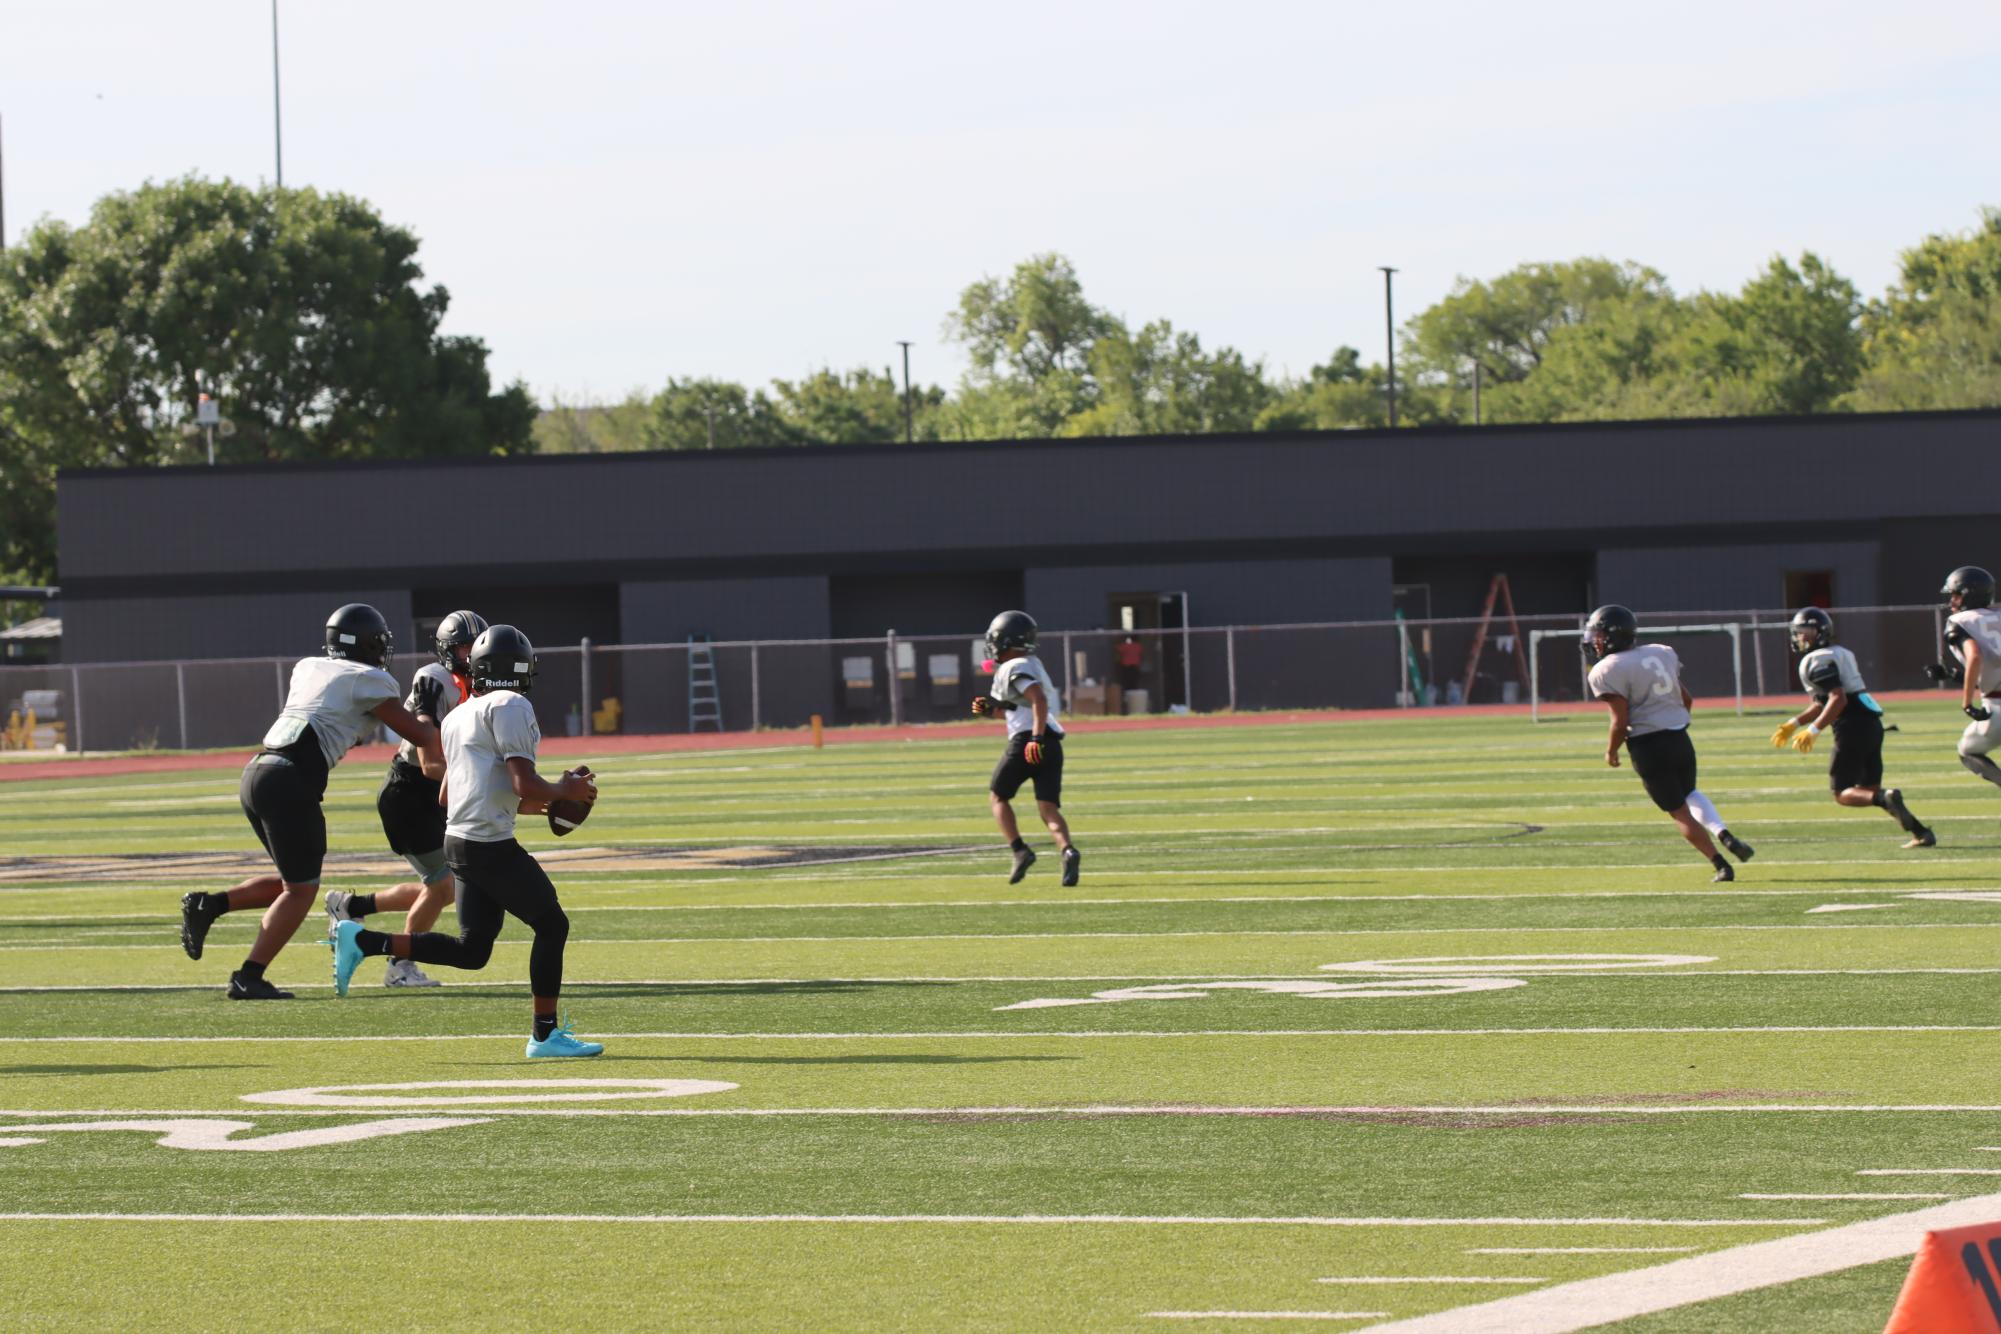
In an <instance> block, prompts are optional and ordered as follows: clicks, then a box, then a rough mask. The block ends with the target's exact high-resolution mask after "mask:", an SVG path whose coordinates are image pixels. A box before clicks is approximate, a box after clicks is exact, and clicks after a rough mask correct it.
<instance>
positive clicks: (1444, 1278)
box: [1313, 1274, 1549, 1283]
mask: <svg viewBox="0 0 2001 1334" xmlns="http://www.w3.org/2000/svg"><path fill="white" fill-rule="evenodd" d="M1313 1281H1314V1282H1315V1283H1547V1282H1549V1280H1548V1279H1546V1278H1484V1277H1479V1276H1475V1275H1466V1276H1454V1275H1449V1274H1427V1275H1422V1276H1420V1277H1416V1278H1316V1279H1314V1280H1313Z"/></svg>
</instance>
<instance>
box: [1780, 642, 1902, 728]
mask: <svg viewBox="0 0 2001 1334" xmlns="http://www.w3.org/2000/svg"><path fill="white" fill-rule="evenodd" d="M1800 685H1801V687H1803V688H1804V689H1805V690H1806V692H1807V694H1809V695H1812V696H1813V697H1814V698H1815V699H1817V700H1820V701H1822V702H1823V703H1824V702H1826V700H1827V696H1828V694H1829V692H1830V691H1835V690H1840V691H1844V692H1846V694H1847V695H1848V698H1849V700H1850V701H1851V702H1853V703H1855V704H1858V705H1860V706H1861V707H1862V708H1865V709H1867V710H1869V711H1870V712H1871V713H1881V712H1882V711H1883V707H1882V706H1881V705H1880V704H1878V703H1877V702H1876V701H1875V700H1873V699H1871V698H1870V697H1869V687H1868V686H1867V685H1865V684H1864V683H1863V681H1862V668H1861V667H1860V666H1859V665H1857V663H1856V661H1855V655H1854V654H1853V653H1850V652H1849V651H1848V650H1847V649H1845V648H1843V647H1841V646H1840V645H1839V644H1834V645H1830V646H1829V647H1827V648H1817V649H1815V650H1813V651H1812V652H1811V653H1809V654H1807V655H1806V656H1805V657H1803V658H1801V659H1800Z"/></svg>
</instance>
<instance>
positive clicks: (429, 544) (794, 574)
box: [58, 412, 2001, 726]
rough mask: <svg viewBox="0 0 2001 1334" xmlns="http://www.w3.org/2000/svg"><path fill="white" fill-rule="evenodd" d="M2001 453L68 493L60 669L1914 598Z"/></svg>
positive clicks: (1574, 436)
mask: <svg viewBox="0 0 2001 1334" xmlns="http://www.w3.org/2000/svg"><path fill="white" fill-rule="evenodd" d="M1997 435H2001V412H1958V413H1927V414H1916V415H1876V416H1827V417H1815V418H1809V419H1763V420H1736V421H1700V422H1649V423H1628V424H1598V423H1589V424H1568V425H1556V426H1537V427H1486V428H1475V429H1437V430H1404V431H1396V432H1387V431H1367V432H1360V431H1358V432H1327V433H1312V434H1297V435H1248V436H1203V437H1158V438H1145V439H1117V440H1062V441H991V442H982V443H967V444H922V445H914V446H901V445H895V446H841V447H808V448H796V449H776V450H731V451H723V452H716V453H672V454H624V455H595V456H554V457H537V458H525V459H497V460H491V461H439V462H411V463H386V464H340V465H326V466H321V465H274V466H253V467H223V468H199V467H187V468H165V469H147V470H114V471H87V472H74V473H66V474H64V475H63V476H62V478H61V479H60V483H59V486H58V496H59V506H60V541H61V584H62V588H63V610H64V626H63V629H64V644H63V654H64V657H65V659H67V660H68V661H70V662H106V661H131V660H141V659H160V658H178V657H225V656H237V655H254V654H273V653H292V652H303V651H308V650H310V649H312V648H313V647H314V646H315V645H316V644H317V639H318V632H319V626H320V624H321V623H322V621H323V620H324V618H325V615H326V613H327V611H328V610H329V609H330V608H331V607H333V606H334V605H336V604H338V603H341V602H346V601H352V600H361V601H368V602H372V603H374V604H375V605H376V606H378V607H380V608H381V609H382V610H383V611H384V612H385V613H386V614H387V615H388V616H389V619H390V621H391V623H392V625H395V626H396V627H398V633H399V639H401V640H402V642H403V643H405V644H409V643H413V642H421V641H420V640H419V638H418V633H419V630H420V628H421V627H422V626H423V624H424V623H425V622H426V621H427V620H429V619H432V618H435V617H437V616H440V615H442V614H444V613H445V612H447V611H450V610H451V609H453V608H454V607H458V606H472V607H476V608H478V609H480V610H481V611H482V612H484V613H485V614H486V615H487V616H488V617H490V618H492V619H495V620H509V621H513V622H515V623H517V624H519V625H521V626H523V627H524V628H526V629H528V630H529V631H530V633H531V634H532V635H533V636H534V638H535V639H536V640H537V642H538V643H539V644H545V645H560V644H573V643H576V642H577V641H578V640H579V639H581V638H583V637H586V636H588V637H589V638H591V639H592V640H593V641H594V642H597V643H601V644H617V643H625V644H638V643H680V642H683V641H684V640H685V639H686V637H687V636H688V635H689V634H690V633H691V632H699V633H703V634H707V635H710V636H713V637H714V638H715V639H718V640H748V639H779V638H786V639H793V638H798V639H805V638H829V637H832V638H841V637H859V636H880V635H882V634H883V633H884V632H885V631H886V630H890V629H894V630H896V631H898V632H899V633H901V634H904V635H952V636H959V637H966V636H971V635H974V634H977V633H978V632H979V630H981V629H982V628H983V627H984V625H985V623H986V621H987V618H988V617H989V616H990V615H991V614H992V613H993V611H995V610H997V609H1000V608H1003V607H1008V606H1022V607H1026V608H1027V609H1029V610H1030V611H1031V612H1032V613H1033V614H1034V615H1035V616H1036V617H1037V618H1038V619H1039V620H1040V621H1041V623H1042V624H1043V625H1044V627H1046V628H1052V629H1077V630H1086V629H1092V628H1095V627H1103V626H1112V625H1116V624H1119V623H1120V622H1119V617H1120V615H1121V609H1122V608H1127V607H1133V606H1135V605H1137V606H1139V607H1140V608H1141V610H1140V616H1141V619H1142V620H1143V621H1144V620H1146V619H1147V618H1157V619H1158V620H1159V621H1160V623H1162V624H1166V625H1170V626H1171V625H1174V624H1176V623H1178V622H1179V620H1180V619H1182V618H1185V619H1186V621H1187V623H1188V624H1190V625H1194V626H1203V625H1224V624H1240V625H1241V624H1260V623H1262V624H1273V623H1284V622H1310V621H1340V620H1362V619H1376V618H1383V617H1387V616H1389V615H1390V614H1391V613H1392V610H1393V608H1397V607H1399V606H1401V607H1402V609H1403V610H1404V611H1405V612H1406V614H1408V615H1412V616H1423V615H1427V614H1429V615H1431V616H1439V617H1444V616H1455V615H1460V616H1463V615H1470V614H1473V613H1474V612H1476V611H1477V610H1478V608H1479V604H1480V601H1481V599H1482V598H1483V597H1484V595H1485V593H1486V591H1487V588H1488V584H1489V581H1490V579H1491V577H1492V576H1493V575H1494V574H1496V573H1506V574H1508V576H1509V578H1510V582H1511V585H1512V588H1513V592H1514V596H1515V599H1516V602H1517V605H1518V607H1519V609H1520V610H1521V611H1522V612H1523V613H1524V614H1532V613H1538V612H1562V613H1575V612H1578V611H1581V610H1585V609H1588V608H1589V607H1590V606H1592V605H1593V604H1594V603H1595V602H1597V601H1600V600H1617V601H1621V602H1626V603H1629V604H1631V605H1633V606H1635V607H1640V608H1644V609H1649V610H1653V611H1666V610H1677V609H1698V608H1739V607H1766V608H1776V607H1782V606H1789V605H1795V604H1798V603H1802V602H1806V601H1823V602H1831V603H1833V604H1836V605H1841V606H1859V605H1868V604H1877V603H1886V602H1919V601H1925V600H1928V599H1930V598H1931V597H1932V596H1933V594H1934V592H1935V590H1936V589H1937V587H1938V582H1939V578H1940V576H1941V574H1942V573H1943V572H1944V571H1945V570H1947V569H1949V568H1951V567H1952V566H1954V565H1956V564H1960V563H1964V562H1967V561H1975V560H1985V561H1987V562H1989V563H1991V562H1992V561H1994V560H1996V559H2001V553H1995V552H1994V551H1993V550H1992V549H1991V548H1990V546H1989V545H1988V535H1989V532H1990V529H1991V527H1992V525H1993V515H1994V509H1995V503H1994V501H1993V499H1992V498H1991V497H1990V496H1989V495H1988V493H1987V490H1986V487H1985V484H1984V476H1985V472H1984V467H1983V461H1984V459H1985V455H1986V451H1987V447H1988V446H1989V445H1991V444H1993V443H1994V442H1995V441H1996V438H1997ZM1399 590H1401V600H1400V592H1399ZM1374 670H1375V669H1373V668H1372V669H1371V671H1372V672H1373V671H1374ZM795 675H804V676H806V677H811V678H813V679H814V680H815V681H817V682H819V684H815V685H813V686H811V687H810V688H802V689H801V690H799V691H798V693H797V695H796V698H784V697H777V698H774V699H773V700H771V701H768V703H769V705H770V707H768V708H767V709H766V710H765V715H764V716H765V717H766V718H767V720H771V721H794V720H796V718H795V716H794V715H802V711H805V710H810V711H814V712H829V713H835V714H838V709H837V708H834V707H832V703H831V696H832V695H834V694H835V693H837V691H838V685H837V682H836V679H835V678H836V677H837V675H838V673H837V672H836V671H835V669H834V668H833V667H832V666H831V665H825V666H824V670H822V669H820V668H815V669H814V670H813V671H809V672H805V673H795ZM1209 677H1210V679H1213V674H1209ZM1365 685H1366V692H1365V693H1364V694H1363V695H1362V698H1364V699H1366V701H1367V702H1376V703H1383V702H1387V699H1386V698H1385V695H1386V694H1387V692H1388V690H1389V689H1391V688H1393V686H1392V684H1391V683H1389V682H1387V681H1383V682H1379V681H1376V680H1374V679H1373V675H1372V676H1371V677H1370V679H1369V680H1368V681H1367V682H1366V683H1365ZM665 694H666V695H671V694H672V692H671V691H668V692H665ZM663 699H664V696H663ZM1194 702H1195V703H1196V704H1197V706H1198V707H1201V706H1204V705H1205V704H1207V703H1210V702H1213V701H1204V700H1201V699H1198V700H1196V701H1194ZM815 706H818V707H815ZM658 708H659V709H660V710H662V711H663V712H662V713H661V715H660V717H659V718H658V720H657V721H658V722H660V723H661V724H663V725H669V726H671V725H672V723H673V719H672V718H671V717H669V716H667V713H666V712H665V711H667V710H669V708H670V705H669V704H668V703H665V702H662V703H660V704H659V705H658ZM739 716H741V715H739ZM634 721H635V723H638V722H640V721H642V720H641V719H638V718H635V719H634Z"/></svg>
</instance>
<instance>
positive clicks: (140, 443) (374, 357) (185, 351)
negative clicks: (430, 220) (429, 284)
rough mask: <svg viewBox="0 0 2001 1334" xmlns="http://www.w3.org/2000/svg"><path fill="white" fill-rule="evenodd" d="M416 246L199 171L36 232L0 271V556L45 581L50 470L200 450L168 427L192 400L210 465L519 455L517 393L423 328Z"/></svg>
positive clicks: (296, 197) (303, 196)
mask: <svg viewBox="0 0 2001 1334" xmlns="http://www.w3.org/2000/svg"><path fill="white" fill-rule="evenodd" d="M416 253H417V240H416V238H415V237H414V236H413V235H412V234H411V233H409V232H408V231H406V230H404V229H402V228H399V227H393V226H390V225H388V224H386V223H384V222H383V220H382V219H381V217H380V216H379V215H377V214H376V213H375V211H374V210H373V209H371V208H370V207H369V206H368V205H366V204H364V203H362V202H360V201H358V200H355V199H352V198H349V197H348V196H345V195H338V194H333V195H322V194H320V193H318V192H316V191H313V190H279V189H276V188H265V189H259V190H253V189H250V188H248V187H246V186H242V185H238V184H235V183H234V182H231V181H206V180H201V179H197V178H188V179H185V180H179V181H174V182H170V183H168V184H164V185H147V186H144V187H142V188H140V189H138V190H135V191H131V192H129V193H120V194H113V195H108V196H106V197H105V198H104V199H102V200H100V201H99V202H98V204H97V206H96V207H95V208H94V209H93V210H92V211H91V217H90V221H89V222H88V223H86V224H84V225H83V226H81V227H74V228H72V227H69V226H66V225H64V224H62V223H59V222H45V223H43V224H41V225H40V226H38V227H36V228H35V229H33V230H32V231H31V232H30V233H29V234H28V236H27V237H26V238H25V240H24V241H23V243H22V244H21V245H20V246H19V247H17V248H15V249H12V250H9V251H7V252H6V253H5V255H4V256H0V450H4V451H5V458H4V459H3V460H0V474H4V481H5V483H6V489H7V492H8V500H7V502H6V511H7V512H6V519H7V525H6V526H7V537H6V539H5V549H6V554H5V556H4V557H0V559H4V561H5V562H6V563H7V564H8V565H10V566H12V567H13V568H14V569H16V570H17V571H19V572H21V573H25V574H30V575H32V576H34V577H38V578H39V577H45V576H47V575H48V574H49V573H51V571H52V569H53V566H54V554H55V553H54V544H53V539H52V530H51V528H50V523H51V519H50V514H49V512H50V511H51V510H52V509H53V479H54V470H55V469H56V468H58V467H69V466H116V465H147V464H159V463H173V462H196V461H199V460H200V459H201V458H203V457H205V451H204V450H201V449H198V447H197V446H198V442H197V441H196V440H195V439H192V438H190V437H189V436H188V435H187V434H185V433H184V432H183V430H182V428H183V427H184V426H186V425H188V424H189V423H190V422H191V420H192V417H193V414H194V410H195V403H196V400H197V397H198V395H200V394H201V393H204V392H206V393H208V394H210V395H212V396H213V397H214V398H215V399H217V400H218V402H219V404H220V406H221V409H222V411H223V414H224V415H225V417H227V418H228V420H229V421H230V423H231V425H232V426H233V428H234V431H233V434H231V435H229V436H227V437H223V438H220V439H218V441H217V451H216V452H217V457H218V459H219V460H222V461H231V462H234V461H244V460H289V459H344V458H385V457H409V456H418V455H425V456H431V455H452V454H461V455H463V454H496V453H514V452H519V451H525V450H526V449H527V448H528V447H529V437H530V430H531V427H532V423H533V417H534V405H533V403H532V402H531V401H530V400H529V397H528V394H527V392H526V390H524V389H523V388H521V387H520V386H519V385H514V386H510V387H509V388H507V389H505V390H503V391H501V392H499V393H494V392H493V389H492V385H491V382H490V380H489V377H488V374H487V369H486V348H485V345H484V344H482V343H481V342H480V341H479V340H478V339H475V338H466V337H448V336H445V335H441V334H440V333H439V332H438V326H439V323H440V321H441V320H442V319H443V318H444V314H445V310H446V308H447V305H448V303H449V296H448V294H447V293H446V292H445V290H444V289H443V288H442V287H433V288H431V289H429V290H428V291H425V290H421V289H420V288H419V287H418V285H417V284H418V282H419V280H420V279H421V278H422V277H423V270H422V269H421V268H420V267H419V266H418V264H417V262H416Z"/></svg>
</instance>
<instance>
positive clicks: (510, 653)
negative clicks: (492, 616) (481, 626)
mask: <svg viewBox="0 0 2001 1334" xmlns="http://www.w3.org/2000/svg"><path fill="white" fill-rule="evenodd" d="M466 673H467V675H469V676H471V677H472V688H473V690H474V691H475V692H478V691H486V690H512V691H514V692H515V693H516V694H519V695H525V694H527V693H528V692H529V691H530V690H531V689H533V688H534V685H535V646H534V645H533V644H531V643H529V642H528V636H527V635H524V634H522V633H521V632H520V631H519V630H517V629H515V628H514V627H513V626H511V625H492V626H488V627H487V628H486V629H485V630H483V631H481V632H480V636H479V638H478V639H475V640H473V641H472V656H471V657H470V658H469V659H467V661H466Z"/></svg>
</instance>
